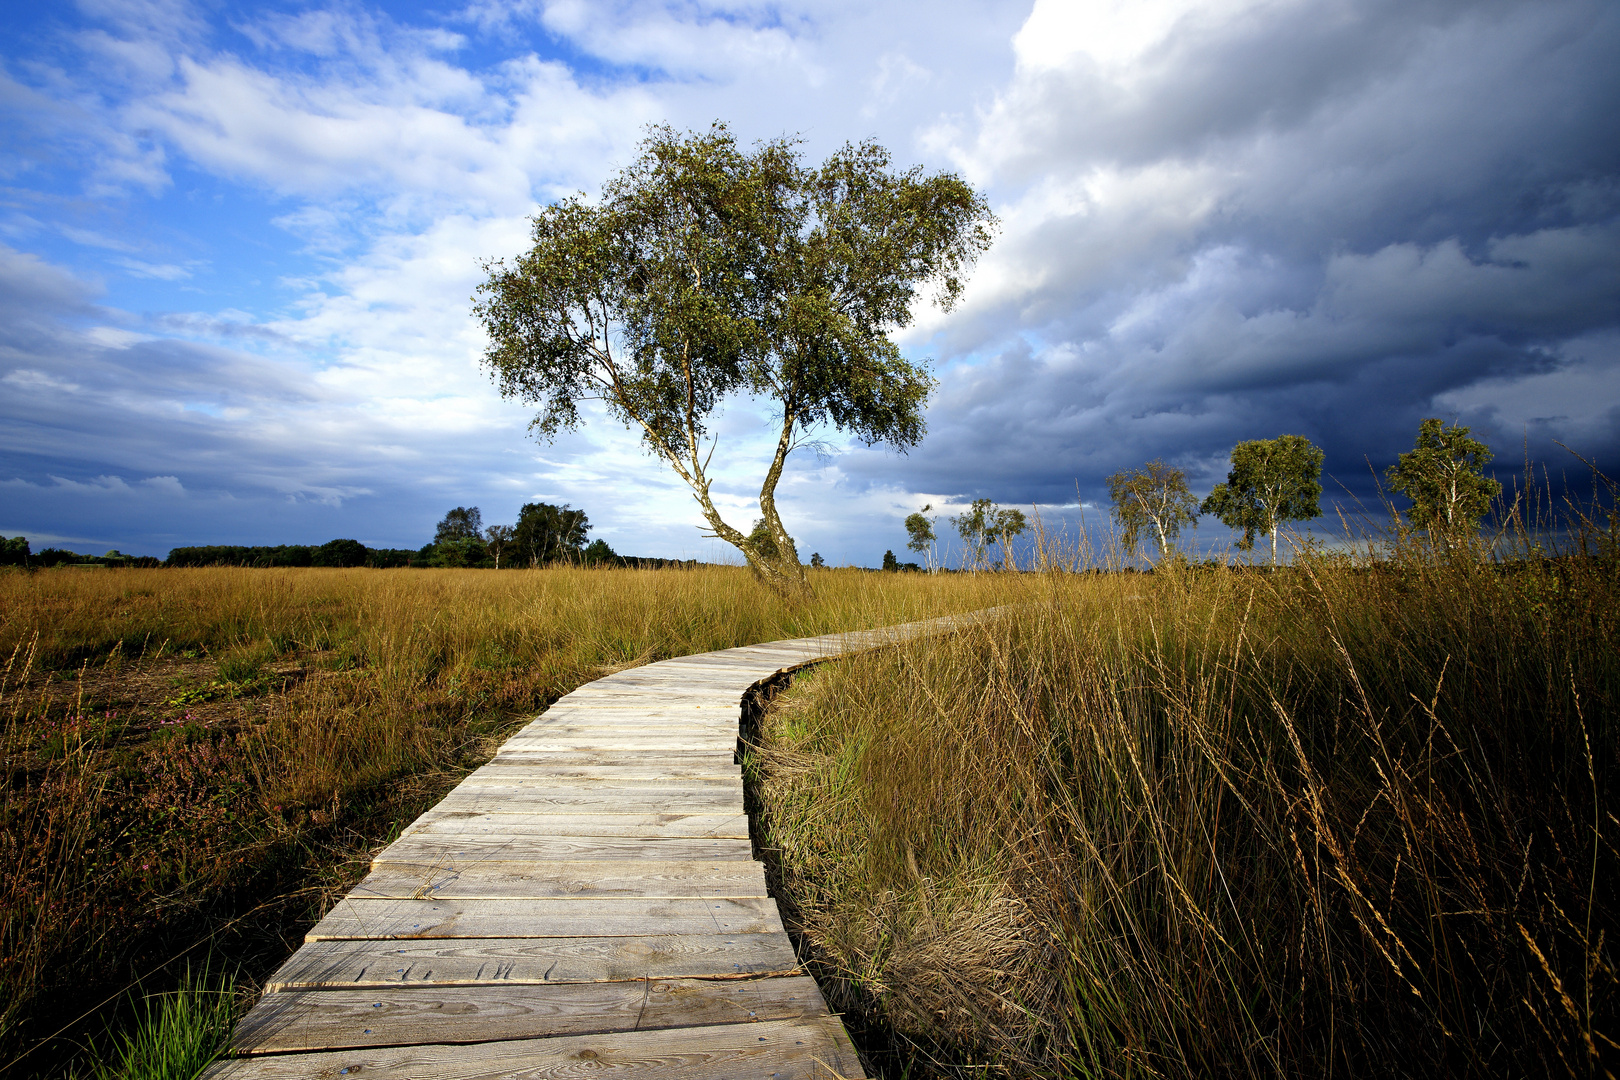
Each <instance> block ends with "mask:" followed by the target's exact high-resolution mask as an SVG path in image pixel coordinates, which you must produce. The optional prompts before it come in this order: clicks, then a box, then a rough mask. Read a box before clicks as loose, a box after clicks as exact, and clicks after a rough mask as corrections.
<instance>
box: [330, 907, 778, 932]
mask: <svg viewBox="0 0 1620 1080" xmlns="http://www.w3.org/2000/svg"><path fill="white" fill-rule="evenodd" d="M781 929H782V919H781V917H780V916H779V915H778V914H777V911H776V902H775V901H774V900H771V899H770V898H769V897H742V898H738V899H730V898H722V899H714V900H709V899H693V898H679V899H673V898H668V897H665V898H662V899H644V898H635V899H623V898H615V899H608V900H555V899H553V900H362V899H356V898H355V897H353V896H349V897H345V898H344V899H342V900H340V901H338V903H337V906H335V907H334V908H332V910H331V911H329V912H327V913H326V917H325V918H324V919H322V920H321V921H320V922H318V923H316V924H315V927H314V928H313V929H312V930H310V932H309V934H308V935H306V937H305V938H304V940H305V941H340V940H349V939H357V938H373V939H378V940H383V939H392V938H422V939H427V938H445V937H457V938H465V937H496V938H521V937H637V936H652V937H657V936H661V935H667V934H715V933H718V934H765V933H775V932H779V931H781Z"/></svg>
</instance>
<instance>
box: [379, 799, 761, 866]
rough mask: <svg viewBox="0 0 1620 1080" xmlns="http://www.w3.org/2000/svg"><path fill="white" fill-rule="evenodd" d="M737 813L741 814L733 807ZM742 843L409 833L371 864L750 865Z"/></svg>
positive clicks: (696, 838)
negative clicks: (722, 861)
mask: <svg viewBox="0 0 1620 1080" xmlns="http://www.w3.org/2000/svg"><path fill="white" fill-rule="evenodd" d="M738 809H741V805H740V803H739V806H738ZM753 857H754V853H753V850H752V849H751V847H750V846H749V843H748V841H747V840H721V839H716V838H714V837H704V836H680V837H664V836H651V837H648V836H545V835H540V834H536V833H527V834H524V833H455V834H451V835H439V834H434V833H425V832H418V833H411V834H410V835H408V836H405V837H402V838H400V839H399V840H396V841H394V842H393V843H392V844H389V845H388V846H387V847H386V848H384V849H383V850H382V851H381V852H380V853H379V854H378V855H377V856H376V857H375V858H374V859H372V865H374V866H376V865H381V864H383V863H424V862H435V861H437V860H440V859H451V860H458V861H467V862H478V863H487V862H491V861H501V862H553V861H555V862H582V861H585V860H591V859H624V860H630V859H648V860H655V861H665V860H673V861H678V862H698V861H702V860H720V859H726V860H731V859H740V860H750V861H751V860H752V859H753Z"/></svg>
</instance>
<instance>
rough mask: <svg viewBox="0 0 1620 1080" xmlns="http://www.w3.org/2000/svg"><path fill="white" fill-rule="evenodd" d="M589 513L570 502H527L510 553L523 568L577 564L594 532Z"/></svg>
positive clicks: (513, 531)
mask: <svg viewBox="0 0 1620 1080" xmlns="http://www.w3.org/2000/svg"><path fill="white" fill-rule="evenodd" d="M590 527H591V525H590V519H589V518H588V517H586V516H585V511H583V510H575V509H573V508H572V507H570V506H569V505H568V504H567V503H564V504H563V505H561V506H555V505H553V504H551V503H524V504H523V509H521V510H519V511H518V520H517V525H516V527H514V528H513V530H512V539H511V541H510V542H509V543H508V545H507V551H508V552H510V553H511V554H512V555H514V556H516V562H517V563H518V564H519V565H528V566H545V565H547V564H548V563H554V562H568V561H576V560H578V559H579V558H580V557H581V550H582V549H583V548H584V547H585V534H586V532H588V531H589V530H590Z"/></svg>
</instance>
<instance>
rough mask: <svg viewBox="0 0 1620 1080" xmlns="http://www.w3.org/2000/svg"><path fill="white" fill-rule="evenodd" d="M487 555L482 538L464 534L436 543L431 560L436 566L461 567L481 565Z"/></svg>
mask: <svg viewBox="0 0 1620 1080" xmlns="http://www.w3.org/2000/svg"><path fill="white" fill-rule="evenodd" d="M486 555H487V552H486V551H485V549H484V542H483V541H482V540H479V539H478V538H477V537H467V536H464V537H458V538H456V539H453V540H443V541H440V542H438V543H435V544H434V545H433V557H432V560H431V562H432V565H434V566H442V567H447V568H451V569H460V568H465V567H471V566H477V565H479V564H480V563H482V562H483V561H484V558H485V556H486Z"/></svg>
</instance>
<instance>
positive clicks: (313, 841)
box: [0, 568, 982, 1072]
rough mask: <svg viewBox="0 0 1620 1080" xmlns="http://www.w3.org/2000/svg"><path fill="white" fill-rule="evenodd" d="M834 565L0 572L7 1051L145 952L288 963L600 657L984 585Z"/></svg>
mask: <svg viewBox="0 0 1620 1080" xmlns="http://www.w3.org/2000/svg"><path fill="white" fill-rule="evenodd" d="M815 583H816V586H817V589H818V598H817V599H816V600H815V601H814V602H811V603H809V604H806V605H801V606H798V607H788V606H785V605H784V604H783V603H781V602H780V601H778V600H777V599H776V598H774V597H773V596H772V595H771V594H770V592H769V591H768V590H766V589H764V588H763V587H761V586H760V585H758V584H757V583H756V582H755V581H754V580H753V578H752V577H751V576H750V575H749V574H748V572H747V571H745V570H741V569H729V568H708V569H699V570H689V571H676V570H667V571H631V570H579V569H549V570H535V571H514V572H503V573H499V574H497V573H493V572H481V571H457V570H430V571H375V570H318V569H315V570H308V569H306V570H240V569H223V568H218V569H194V570H175V569H159V570H105V569H95V570H80V569H61V570H50V571H41V572H35V573H24V572H15V573H5V574H0V724H3V725H4V729H3V735H0V738H3V742H0V759H3V763H4V779H5V784H4V786H3V788H0V864H3V865H5V866H6V868H7V873H6V874H5V875H4V876H0V1072H3V1071H7V1070H8V1069H11V1070H14V1071H17V1072H25V1071H26V1072H32V1071H35V1070H44V1069H45V1068H46V1067H47V1065H50V1066H59V1065H60V1064H61V1063H62V1061H63V1060H64V1058H65V1057H66V1056H67V1051H69V1050H70V1049H71V1046H72V1045H74V1042H73V1040H76V1039H79V1038H80V1037H81V1036H83V1035H84V1034H85V1033H86V1032H90V1033H94V1032H95V1031H97V1030H99V1028H100V1027H101V1025H102V1024H103V1023H105V1021H106V1019H107V1017H108V1015H109V1011H110V1010H115V1009H116V1008H117V1006H118V1003H119V1002H120V1001H121V1000H124V993H125V991H126V990H127V988H128V987H129V986H130V985H131V984H132V982H134V981H135V980H138V979H139V980H143V982H142V985H143V986H144V987H145V988H146V989H148V990H154V989H162V988H164V987H166V986H170V985H174V984H175V983H176V982H178V981H179V980H180V979H181V977H182V973H183V971H184V970H185V968H186V967H187V966H188V965H191V964H192V963H193V962H199V961H201V960H202V958H204V957H206V956H208V955H209V954H212V955H213V956H214V961H213V962H214V964H215V965H216V967H217V965H218V964H219V963H220V958H221V957H223V958H225V959H226V960H227V961H229V962H230V963H232V964H235V965H239V966H240V970H241V972H242V974H243V976H244V977H245V978H247V979H248V980H249V981H250V982H251V980H252V978H254V977H255V976H260V975H262V974H264V973H265V972H266V971H267V970H268V969H269V968H270V967H273V966H274V965H275V964H276V963H278V962H279V961H280V960H281V959H282V958H284V957H285V955H286V954H287V952H288V951H290V945H291V943H292V942H294V941H296V939H297V938H298V937H299V936H300V935H301V934H302V932H303V930H304V929H305V927H306V926H307V924H308V922H309V921H310V920H312V919H314V918H316V917H318V916H319V915H320V914H321V911H322V908H323V905H324V904H325V903H327V902H328V901H329V900H330V899H331V898H332V897H333V896H334V894H337V893H339V892H341V890H342V889H344V888H345V887H346V886H347V885H348V884H350V883H352V881H353V880H355V879H356V878H357V876H358V875H359V874H360V872H361V871H362V870H363V868H364V866H365V863H366V859H367V855H368V853H369V851H371V850H372V849H374V848H375V847H376V846H377V845H378V844H379V843H381V842H382V841H384V840H385V839H386V838H387V837H388V836H389V835H390V833H391V831H393V830H395V829H397V827H398V826H400V825H402V824H404V823H406V822H409V821H410V820H411V819H412V818H414V817H415V816H416V815H417V814H418V813H420V812H421V811H422V810H424V809H425V808H426V807H427V806H428V805H430V804H431V803H432V802H433V801H435V800H436V799H437V798H438V797H440V796H441V795H442V794H443V792H444V791H445V790H447V789H448V788H449V787H450V786H451V785H453V784H454V783H455V782H456V781H457V780H458V779H459V777H460V776H461V775H463V774H464V773H465V772H466V771H467V770H468V769H470V768H472V767H474V766H476V765H477V764H479V763H481V762H482V761H483V760H485V759H486V758H487V757H488V756H489V754H490V753H492V751H493V748H494V746H495V745H496V744H497V743H498V742H499V740H500V739H501V738H502V737H503V735H504V734H505V733H507V732H509V731H510V730H511V729H512V728H513V727H514V726H515V725H518V724H520V723H522V722H523V721H524V720H525V719H527V717H529V716H531V715H532V714H533V713H534V712H535V711H536V710H537V709H539V708H540V707H542V706H544V705H545V704H547V703H548V702H550V701H552V700H554V699H555V698H556V697H558V696H560V695H561V694H563V693H566V692H567V691H569V690H571V689H573V688H574V687H575V686H577V685H579V684H580V683H582V682H585V681H587V680H589V679H592V678H596V677H598V676H599V675H601V674H604V673H606V672H607V671H610V670H615V669H618V668H622V667H627V666H631V665H635V664H640V663H646V662H648V661H651V660H655V659H661V658H664V657H669V656H675V655H680V654H684V653H691V652H701V651H705V650H709V649H717V648H726V647H730V646H734V645H743V644H748V643H752V642H755V641H763V640H770V639H774V638H781V637H787V636H797V635H803V634H816V633H826V632H831V631H836V630H842V629H856V628H866V627H872V626H881V625H885V624H888V623H893V622H897V621H902V620H906V619H912V618H921V617H927V616H932V615H939V614H945V613H947V612H950V611H961V610H966V609H969V608H973V607H976V606H980V605H979V604H978V601H977V599H976V594H977V593H978V592H981V591H982V583H977V582H974V581H972V580H970V579H967V578H957V579H927V578H923V577H921V576H919V575H893V574H888V575H876V574H864V573H860V572H856V571H847V572H845V571H829V572H824V573H819V574H818V575H817V576H816V578H815ZM30 1050H32V1051H33V1053H31V1054H29V1056H27V1057H26V1058H20V1057H19V1055H23V1054H25V1053H26V1052H28V1051H30ZM46 1050H48V1052H42V1051H46Z"/></svg>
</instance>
